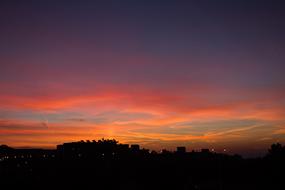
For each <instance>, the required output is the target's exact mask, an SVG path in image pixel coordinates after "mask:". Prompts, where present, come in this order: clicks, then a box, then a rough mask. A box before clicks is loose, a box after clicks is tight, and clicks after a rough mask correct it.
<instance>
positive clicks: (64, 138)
mask: <svg viewBox="0 0 285 190" xmlns="http://www.w3.org/2000/svg"><path fill="white" fill-rule="evenodd" d="M284 34H285V3H284V1H281V0H280V1H278V0H267V1H263V0H239V1H237V0H236V1H227V0H215V1H213V0H200V1H198V0H189V1H183V0H181V1H170V0H163V1H162V0H161V1H159V0H153V1H150V0H145V1H143V0H138V1H131V0H129V1H127V0H122V1H109V0H107V1H103V0H102V1H82V0H80V1H79V0H78V1H44V0H43V1H31V0H27V1H16V0H15V1H5V0H4V1H1V2H0V144H8V145H10V146H13V147H42V148H52V147H55V146H56V145H57V144H61V143H63V142H69V141H78V140H87V139H90V140H93V139H100V138H115V139H116V140H118V141H119V142H121V143H129V144H140V145H141V146H142V147H145V148H149V149H155V150H160V149H162V148H166V149H169V150H173V149H174V148H175V147H176V146H178V145H179V146H186V147H187V149H188V150H192V149H195V150H197V149H200V148H215V149H217V150H222V149H224V148H226V149H227V151H228V152H229V153H240V154H244V155H246V154H247V155H248V154H259V153H264V151H266V150H267V148H269V146H270V145H271V144H272V143H275V142H280V143H284V142H285V75H284V71H285V53H284V51H285V35H284Z"/></svg>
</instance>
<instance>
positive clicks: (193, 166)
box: [0, 140, 285, 190]
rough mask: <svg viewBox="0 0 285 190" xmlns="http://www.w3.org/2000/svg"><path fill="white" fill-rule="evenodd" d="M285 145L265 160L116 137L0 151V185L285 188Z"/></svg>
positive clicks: (128, 189) (124, 189) (127, 189)
mask: <svg viewBox="0 0 285 190" xmlns="http://www.w3.org/2000/svg"><path fill="white" fill-rule="evenodd" d="M284 155H285V148H284V147H282V146H281V145H280V144H275V145H272V147H271V149H270V150H269V153H268V155H267V156H265V157H264V158H258V159H243V158H241V157H240V156H229V155H224V154H216V153H211V152H210V151H208V150H203V151H202V152H191V153H186V152H184V151H183V149H181V150H180V151H177V152H174V153H170V152H167V151H165V152H163V153H159V154H157V153H154V152H152V153H149V152H148V151H147V150H144V149H139V147H137V146H133V147H131V148H129V147H128V146H126V145H120V144H117V142H116V141H112V140H103V141H97V142H78V143H68V144H64V145H62V146H58V149H57V150H19V149H18V150H17V149H11V148H8V147H4V146H2V147H1V149H0V157H1V161H0V182H1V183H0V189H3V190H4V189H5V190H6V189H39V190H41V189H51V190H54V189H82V190H87V189H94V190H96V189H100V190H101V189H122V190H134V189H138V190H142V189H150V190H152V189H155V190H158V189H173V190H179V189H181V190H184V189H185V190H186V189H189V190H191V189H193V190H195V189H197V190H199V189H201V190H222V189H229V190H244V189H246V190H247V189H250V190H255V189H285V178H284V176H285V175H284V173H285V170H284V169H285V159H284V158H285V156H284Z"/></svg>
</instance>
